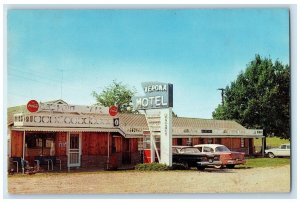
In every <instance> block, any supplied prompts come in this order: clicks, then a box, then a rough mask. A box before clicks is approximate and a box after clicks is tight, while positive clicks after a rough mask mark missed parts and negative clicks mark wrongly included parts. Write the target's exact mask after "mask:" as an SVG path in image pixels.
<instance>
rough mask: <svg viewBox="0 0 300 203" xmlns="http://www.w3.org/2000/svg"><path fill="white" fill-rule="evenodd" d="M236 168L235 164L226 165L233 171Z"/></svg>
mask: <svg viewBox="0 0 300 203" xmlns="http://www.w3.org/2000/svg"><path fill="white" fill-rule="evenodd" d="M234 166H235V165H234V164H228V165H226V167H227V168H230V169H233V168H234Z"/></svg>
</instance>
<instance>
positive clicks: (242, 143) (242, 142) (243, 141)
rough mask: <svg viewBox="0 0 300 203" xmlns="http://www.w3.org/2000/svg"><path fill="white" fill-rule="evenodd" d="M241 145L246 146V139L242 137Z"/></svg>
mask: <svg viewBox="0 0 300 203" xmlns="http://www.w3.org/2000/svg"><path fill="white" fill-rule="evenodd" d="M241 147H245V139H244V138H241Z"/></svg>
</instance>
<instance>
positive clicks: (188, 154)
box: [172, 146, 222, 170]
mask: <svg viewBox="0 0 300 203" xmlns="http://www.w3.org/2000/svg"><path fill="white" fill-rule="evenodd" d="M172 151H173V163H181V164H183V165H184V166H185V167H186V168H190V167H197V169H198V170H204V169H205V168H206V167H208V166H214V165H220V164H221V163H222V162H221V161H220V156H219V155H215V154H206V153H201V152H200V151H199V149H198V148H196V147H191V146H173V147H172Z"/></svg>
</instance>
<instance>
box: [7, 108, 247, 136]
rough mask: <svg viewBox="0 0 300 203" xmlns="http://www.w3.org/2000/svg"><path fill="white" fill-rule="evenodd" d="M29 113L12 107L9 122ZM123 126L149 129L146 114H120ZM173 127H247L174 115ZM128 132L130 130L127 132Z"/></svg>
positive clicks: (235, 123)
mask: <svg viewBox="0 0 300 203" xmlns="http://www.w3.org/2000/svg"><path fill="white" fill-rule="evenodd" d="M22 112H24V113H27V112H28V111H27V109H26V106H25V105H23V106H16V107H10V108H8V110H7V115H8V118H7V124H8V125H10V124H12V123H13V115H14V114H15V113H22ZM119 118H120V127H121V128H124V129H126V128H128V127H132V128H145V129H147V128H148V126H147V120H146V118H145V115H144V114H119ZM173 127H178V128H195V129H235V130H244V129H245V128H244V127H243V126H242V125H240V124H239V123H237V122H235V121H231V120H213V119H201V118H184V117H173ZM125 133H128V132H125Z"/></svg>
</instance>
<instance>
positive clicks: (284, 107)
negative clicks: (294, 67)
mask: <svg viewBox="0 0 300 203" xmlns="http://www.w3.org/2000/svg"><path fill="white" fill-rule="evenodd" d="M224 100H225V102H224V105H219V106H218V107H217V108H216V109H215V111H214V112H213V113H212V115H213V118H214V119H225V120H227V119H230V120H236V121H237V122H239V123H240V124H242V125H243V126H245V127H247V128H262V129H263V130H264V132H265V133H266V135H276V136H279V137H281V138H290V68H289V66H288V65H283V64H282V63H280V62H279V61H277V60H276V61H275V63H274V64H273V63H272V61H271V59H267V58H265V59H262V58H261V57H260V56H259V55H256V56H255V59H254V60H253V61H251V62H250V63H249V64H248V65H247V68H246V70H245V72H241V73H240V74H239V75H238V77H237V79H236V80H235V81H234V82H232V83H231V85H230V86H227V87H226V88H225V91H224Z"/></svg>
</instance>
